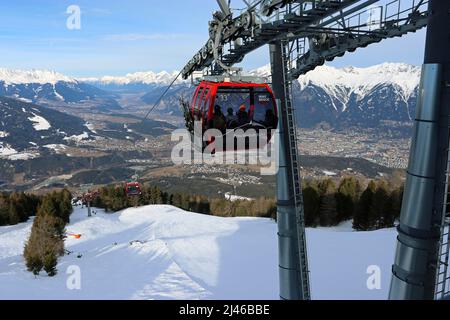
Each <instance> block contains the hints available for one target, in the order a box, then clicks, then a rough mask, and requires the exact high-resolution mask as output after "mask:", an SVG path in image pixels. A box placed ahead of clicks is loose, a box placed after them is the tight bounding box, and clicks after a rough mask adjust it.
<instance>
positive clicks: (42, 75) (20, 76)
mask: <svg viewBox="0 0 450 320" xmlns="http://www.w3.org/2000/svg"><path fill="white" fill-rule="evenodd" d="M1 81H3V82H5V84H6V85H11V84H29V83H34V84H52V85H55V84H56V83H58V82H71V83H76V82H77V81H76V80H75V79H73V78H70V77H67V76H65V75H63V74H61V73H58V72H55V71H51V70H35V69H33V70H14V69H5V68H0V82H1Z"/></svg>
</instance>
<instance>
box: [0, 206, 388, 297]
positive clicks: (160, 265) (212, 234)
mask: <svg viewBox="0 0 450 320" xmlns="http://www.w3.org/2000/svg"><path fill="white" fill-rule="evenodd" d="M97 211H98V212H97V214H96V215H95V216H94V217H92V218H87V217H86V212H85V210H81V209H80V208H78V209H76V210H75V212H74V214H73V215H72V217H71V223H70V225H68V227H67V230H68V232H71V233H80V234H82V237H81V239H79V240H76V239H68V240H67V242H66V248H67V249H68V250H70V251H71V252H73V253H72V254H70V255H67V256H65V257H63V258H62V259H61V260H60V262H59V264H58V269H59V273H58V275H57V276H56V277H55V278H48V277H47V276H44V275H41V276H39V277H37V278H35V277H34V276H33V275H32V274H30V273H29V272H27V271H26V270H25V266H24V262H23V258H22V256H21V254H22V250H23V245H24V241H26V239H27V237H28V234H29V232H30V229H31V221H30V222H28V223H24V224H21V225H18V226H11V227H0V288H2V290H0V299H278V267H277V266H278V261H277V259H278V258H277V256H278V255H277V235H276V234H277V233H276V231H277V227H276V223H275V222H273V221H271V220H267V219H256V218H217V217H211V216H206V215H199V214H193V213H188V212H184V211H182V210H179V209H176V208H174V207H170V206H147V207H141V208H133V209H127V210H124V211H122V212H120V213H116V214H105V213H103V212H102V211H101V210H97ZM308 241H309V254H310V267H311V277H312V279H311V282H312V291H313V298H315V299H385V298H386V297H387V291H388V286H389V278H390V277H389V275H390V272H389V270H390V265H391V263H392V261H393V252H394V244H395V231H394V230H385V231H377V232H370V233H356V232H352V231H351V230H350V228H349V226H348V225H344V226H341V227H338V228H335V229H314V230H308ZM77 256H80V258H78V257H77ZM73 265H76V266H78V267H79V268H80V270H81V290H68V289H67V287H66V281H67V278H68V275H66V270H67V268H68V267H69V266H73ZM369 265H379V266H380V267H381V268H382V271H383V273H382V279H381V280H382V289H381V290H374V291H370V290H368V289H367V287H366V281H367V278H368V275H367V274H366V270H367V267H368V266H369Z"/></svg>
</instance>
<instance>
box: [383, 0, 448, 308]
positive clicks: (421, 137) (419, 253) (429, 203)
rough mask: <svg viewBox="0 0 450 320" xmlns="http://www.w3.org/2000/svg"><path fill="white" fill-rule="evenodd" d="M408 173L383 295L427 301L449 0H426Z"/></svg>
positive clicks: (441, 171)
mask: <svg viewBox="0 0 450 320" xmlns="http://www.w3.org/2000/svg"><path fill="white" fill-rule="evenodd" d="M429 12H430V20H429V24H428V32H427V44H426V52H425V64H424V66H423V72H422V80H421V84H420V93H419V102H418V106H417V114H416V121H415V127H414V136H413V141H412V147H411V154H410V160H409V166H408V176H407V180H406V186H405V194H404V198H403V205H402V213H401V218H400V225H399V227H398V232H399V235H398V238H397V239H398V243H397V253H396V257H395V262H394V266H393V268H392V273H393V275H392V281H391V288H390V295H389V298H390V299H393V300H406V299H412V300H431V299H434V297H435V293H436V292H435V290H436V289H435V287H436V283H437V282H436V275H437V273H438V272H439V269H440V268H439V267H440V265H439V264H440V260H439V253H440V251H442V250H441V245H442V240H441V239H442V230H444V228H443V226H444V216H445V212H446V210H444V208H445V207H446V190H447V185H448V172H447V167H448V161H449V152H448V151H449V133H450V131H449V126H450V123H449V116H450V41H449V39H450V2H449V1H440V0H431V1H430V3H429Z"/></svg>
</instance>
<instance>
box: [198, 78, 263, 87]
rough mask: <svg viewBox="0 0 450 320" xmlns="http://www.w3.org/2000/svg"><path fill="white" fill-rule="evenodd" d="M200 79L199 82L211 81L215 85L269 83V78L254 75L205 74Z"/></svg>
mask: <svg viewBox="0 0 450 320" xmlns="http://www.w3.org/2000/svg"><path fill="white" fill-rule="evenodd" d="M198 80H199V82H198V84H202V83H210V84H215V85H227V84H228V85H230V84H231V85H234V84H236V85H238V84H242V85H248V86H259V85H267V84H268V83H269V79H268V78H264V77H254V76H205V77H203V78H201V79H198Z"/></svg>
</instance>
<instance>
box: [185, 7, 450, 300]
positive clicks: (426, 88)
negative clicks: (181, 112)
mask: <svg viewBox="0 0 450 320" xmlns="http://www.w3.org/2000/svg"><path fill="white" fill-rule="evenodd" d="M242 1H243V2H244V3H245V7H244V8H242V9H238V10H231V9H230V6H229V5H230V3H229V2H230V1H226V0H217V2H218V4H219V7H220V11H217V12H215V13H214V14H213V19H212V20H211V21H210V22H209V35H210V38H209V40H208V41H207V42H206V44H205V45H204V46H203V47H202V48H201V49H200V50H199V51H198V52H197V53H196V54H195V55H194V57H193V58H192V59H191V60H190V61H189V62H188V63H187V64H186V65H185V67H184V68H183V69H182V71H181V75H182V77H183V78H184V79H187V78H189V77H190V76H192V75H193V73H194V72H199V71H201V72H203V73H204V75H208V76H210V77H217V76H220V75H222V74H228V75H232V74H233V73H236V74H238V73H239V69H238V68H236V67H235V65H236V64H238V63H240V62H242V61H243V59H244V58H245V57H246V56H247V55H248V54H249V53H251V52H253V51H254V50H256V49H258V48H261V47H263V46H265V45H269V47H270V57H271V65H272V86H273V91H274V93H275V96H276V97H277V99H278V104H279V107H280V119H279V129H280V130H279V131H280V146H279V148H280V163H279V167H280V170H279V172H278V176H277V195H278V204H277V206H278V238H279V272H280V297H281V299H305V300H307V299H311V296H312V295H311V290H310V283H309V268H308V257H307V246H306V236H305V226H304V213H303V196H302V193H301V179H300V165H299V161H298V159H299V158H298V148H297V139H298V137H297V131H296V122H295V112H294V103H293V101H292V94H291V86H292V81H293V80H295V79H297V78H298V77H299V76H301V75H303V74H305V73H307V72H309V71H312V70H314V69H315V68H316V67H318V66H321V65H323V64H324V63H325V62H326V61H332V60H333V59H335V58H337V57H341V56H343V55H345V54H346V53H347V52H354V51H355V50H357V49H358V48H364V47H367V46H369V45H371V44H374V43H378V42H381V41H382V40H384V39H389V38H395V37H401V36H404V35H406V34H408V33H410V32H416V31H417V30H419V29H421V28H424V27H425V26H427V25H429V29H428V34H427V50H426V59H425V65H424V71H423V74H422V84H421V90H420V97H419V106H418V111H417V117H416V125H415V134H414V138H413V147H412V149H411V159H410V163H409V169H408V178H407V183H406V187H405V198H404V203H403V206H402V218H401V221H400V225H399V228H398V229H399V237H398V247H397V256H396V260H395V262H394V266H393V277H392V283H391V291H390V298H391V299H432V298H439V299H440V298H444V297H445V296H446V295H447V294H449V293H450V276H449V271H450V270H449V268H448V263H449V245H448V242H449V240H450V236H449V232H448V228H449V227H448V225H449V219H450V218H449V216H450V214H448V212H449V211H450V202H449V200H448V196H449V195H450V192H449V188H448V185H449V179H448V177H449V175H450V161H449V160H450V156H449V150H450V149H449V136H450V129H449V128H450V123H449V122H450V120H449V119H450V110H449V109H450V108H449V107H448V105H447V104H448V103H450V44H449V43H448V39H449V38H450V4H449V3H448V1H441V0H242ZM429 7H430V8H429ZM446 32H448V33H446ZM441 38H442V39H443V40H444V43H445V46H444V47H443V48H439V40H440V39H441ZM440 49H441V51H443V52H440V51H439V50H440ZM440 96H441V97H442V99H441V100H440V98H439V97H440ZM447 102H448V103H447ZM433 137H435V138H436V139H434V140H433V139H432V138H433ZM424 154H426V156H424ZM417 266H420V270H419V269H418V268H419V267H417Z"/></svg>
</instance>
